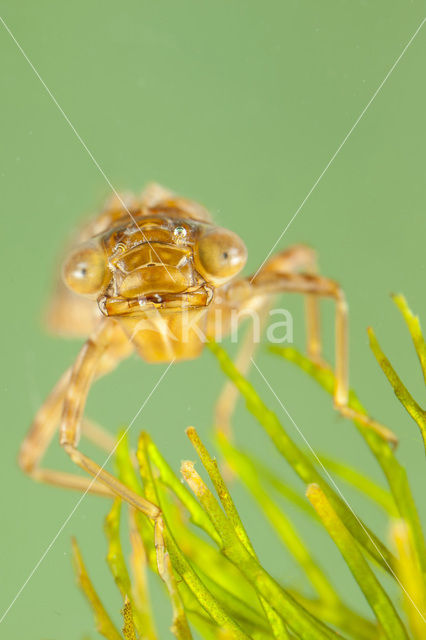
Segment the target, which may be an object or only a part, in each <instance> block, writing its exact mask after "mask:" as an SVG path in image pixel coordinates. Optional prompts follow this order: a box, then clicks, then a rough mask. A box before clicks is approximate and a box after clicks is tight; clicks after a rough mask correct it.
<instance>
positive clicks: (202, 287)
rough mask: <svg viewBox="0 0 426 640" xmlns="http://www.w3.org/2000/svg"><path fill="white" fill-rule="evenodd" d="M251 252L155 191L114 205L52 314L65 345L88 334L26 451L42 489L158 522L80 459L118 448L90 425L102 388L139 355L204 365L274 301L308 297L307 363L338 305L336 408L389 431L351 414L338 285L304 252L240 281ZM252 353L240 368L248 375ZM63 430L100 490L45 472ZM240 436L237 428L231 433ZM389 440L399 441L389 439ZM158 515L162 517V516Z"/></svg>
mask: <svg viewBox="0 0 426 640" xmlns="http://www.w3.org/2000/svg"><path fill="white" fill-rule="evenodd" d="M246 257H247V255H246V249H245V246H244V244H243V242H242V240H241V239H240V238H239V237H238V236H237V235H236V234H235V233H233V232H231V231H228V230H226V229H222V228H219V227H216V226H215V225H214V224H213V222H212V220H211V218H210V216H209V214H208V212H207V211H206V210H205V209H204V208H203V207H201V206H200V205H198V204H196V203H194V202H192V201H190V200H186V199H183V198H180V197H177V196H175V195H174V194H172V193H171V192H169V191H167V190H165V189H163V188H162V187H159V186H158V185H151V186H150V187H148V188H147V189H146V190H145V192H144V193H143V194H142V195H141V197H140V198H131V199H130V200H129V199H128V200H127V201H126V202H125V203H124V202H123V200H122V199H121V198H119V199H118V200H114V201H113V202H112V203H111V204H110V205H109V206H108V207H107V208H106V209H105V210H104V211H103V212H102V213H101V214H100V215H99V216H98V217H97V218H95V220H94V221H92V222H91V223H89V224H88V225H87V226H86V227H85V228H84V229H83V230H82V232H81V233H80V234H79V236H78V238H77V242H76V244H75V248H74V249H73V250H72V251H71V252H70V253H69V255H68V257H67V259H66V261H65V263H64V266H63V271H62V279H61V282H60V283H59V284H58V287H57V291H56V294H55V296H54V298H53V301H52V304H51V307H50V310H49V314H48V324H49V326H50V328H51V329H52V330H54V331H56V332H59V333H61V334H63V335H88V336H89V337H88V340H87V342H86V343H85V344H84V346H83V347H82V349H81V351H80V353H79V355H78V357H77V359H76V362H75V364H74V365H73V367H72V368H71V369H69V370H68V371H66V372H65V373H64V375H63V376H62V377H61V379H60V380H59V382H58V383H57V385H56V387H55V388H54V389H53V391H52V392H51V394H50V395H49V397H48V398H47V400H46V402H45V403H44V405H43V406H42V407H41V409H40V410H39V411H38V413H37V415H36V416H35V419H34V422H33V425H32V427H31V430H30V432H29V434H28V436H27V438H26V439H25V441H24V443H23V445H22V448H21V452H20V458H19V460H20V464H21V467H22V468H23V469H24V470H25V471H26V472H27V473H29V474H30V475H31V476H33V477H34V478H36V479H37V480H40V481H43V482H48V483H51V484H56V485H60V486H65V487H68V488H74V489H79V490H84V491H87V490H90V491H91V492H95V493H98V494H101V495H107V496H112V495H119V496H121V497H122V498H124V499H126V500H128V501H129V502H131V503H132V504H133V505H134V506H135V507H137V508H139V509H142V510H143V511H145V512H146V513H148V515H150V516H151V517H154V518H156V517H157V515H158V513H157V512H158V508H157V507H154V506H153V505H150V503H148V502H147V501H146V500H143V499H142V498H140V497H139V496H137V495H136V494H133V493H132V492H131V491H130V490H129V489H127V488H126V487H124V485H122V484H121V483H120V482H119V481H118V480H116V479H115V478H113V477H112V476H111V475H110V474H108V473H107V472H106V471H105V470H104V469H102V468H100V467H99V466H98V465H97V464H96V463H95V462H93V461H92V460H91V459H90V458H88V457H87V456H85V455H84V454H83V453H81V452H80V450H79V449H78V448H77V445H78V441H79V435H80V430H81V428H83V430H85V432H86V435H87V436H88V437H89V438H91V439H92V440H94V441H95V442H96V443H97V444H99V445H100V446H104V447H105V448H108V446H109V444H110V440H109V439H108V436H105V434H103V432H101V431H100V429H99V428H98V427H94V426H93V424H92V423H90V422H88V421H87V420H86V419H84V407H85V402H86V398H87V394H88V391H89V389H90V386H91V384H92V382H93V381H94V380H95V379H96V378H99V377H100V376H102V375H105V374H106V373H108V372H109V371H111V370H112V369H113V368H114V367H115V366H116V365H117V364H118V363H119V362H120V361H121V360H122V359H123V358H125V357H127V356H128V355H129V354H131V353H132V352H133V351H135V350H136V351H137V352H138V353H139V355H140V356H141V357H142V358H143V359H144V360H146V361H148V362H172V361H175V360H182V359H187V358H194V357H196V356H198V355H199V354H200V352H201V350H202V348H203V344H204V342H205V337H206V335H207V336H209V335H213V336H214V337H217V334H218V328H219V330H220V331H219V333H220V336H222V335H225V334H226V333H227V332H229V328H230V324H231V317H232V315H233V313H234V312H237V313H241V312H243V311H253V310H256V309H259V308H262V307H264V306H265V301H266V300H267V299H268V297H270V296H271V295H274V294H278V293H282V292H297V293H302V294H304V295H305V296H306V302H307V305H306V309H307V329H308V353H309V355H310V357H311V358H313V359H315V360H316V361H319V360H320V335H319V316H318V300H319V298H320V297H331V298H332V299H334V300H335V302H336V390H335V404H336V406H337V408H338V409H339V410H340V411H341V412H342V413H343V414H344V415H347V416H349V417H352V418H356V419H358V420H360V421H363V423H364V424H366V426H368V427H370V428H374V429H376V430H377V431H379V432H383V429H382V427H381V426H380V425H378V424H377V423H375V422H374V421H373V420H371V419H370V418H368V417H366V416H361V415H359V414H356V413H355V412H353V411H351V410H350V409H348V407H347V397H348V380H347V321H346V303H345V299H344V296H343V293H342V291H341V289H340V288H339V286H338V285H337V283H336V282H334V281H333V280H330V279H328V278H323V277H321V276H319V275H317V274H316V269H315V255H314V253H313V251H312V250H311V249H309V248H308V247H305V246H303V245H298V246H295V247H292V248H290V249H288V250H286V251H283V252H281V253H279V254H277V255H276V256H274V257H272V258H271V259H270V260H268V261H267V262H266V263H265V264H264V265H263V267H262V268H261V269H260V270H259V272H258V273H256V274H255V276H253V277H246V278H243V277H239V276H238V274H239V272H240V271H241V269H242V268H243V267H244V264H245V262H246ZM252 347H253V345H250V344H247V343H246V345H245V347H244V349H243V352H242V355H241V356H240V358H239V359H238V365H239V366H240V368H241V369H243V370H244V369H246V368H247V366H248V364H249V362H250V357H251V354H252ZM234 403H235V390H233V389H232V388H230V387H229V386H227V388H226V390H225V392H224V393H223V394H222V396H221V398H220V400H219V404H218V411H217V423H218V428H225V427H226V425H227V424H228V423H229V419H230V415H231V413H232V408H233V405H234ZM59 424H60V442H61V444H62V446H63V447H64V449H65V450H66V451H67V453H68V454H69V455H70V457H71V458H72V460H73V461H74V462H75V463H76V464H77V465H79V466H80V467H81V468H83V469H84V470H86V471H88V472H89V473H90V474H91V475H92V476H94V477H95V479H94V480H91V481H90V482H89V481H88V479H86V478H84V477H81V476H76V475H74V474H67V473H63V472H60V471H53V470H50V469H44V468H41V466H40V462H41V459H42V456H43V454H44V452H45V450H46V449H47V447H48V444H49V442H50V440H51V438H52V436H53V434H54V432H55V430H56V428H57V427H58V425H59ZM228 426H229V425H228ZM384 435H385V437H389V434H388V433H385V434H384ZM156 514H157V515H156Z"/></svg>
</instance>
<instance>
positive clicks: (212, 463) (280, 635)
mask: <svg viewBox="0 0 426 640" xmlns="http://www.w3.org/2000/svg"><path fill="white" fill-rule="evenodd" d="M186 433H187V436H188V437H189V439H190V440H191V442H192V444H193V446H194V448H195V450H196V451H197V453H198V455H199V457H200V459H201V461H202V463H203V465H204V468H205V469H206V471H207V473H208V474H209V476H210V479H211V481H212V482H213V484H214V487H215V489H216V492H217V494H218V496H219V499H220V501H221V503H222V506H223V508H224V509H225V513H226V514H227V516H228V518H229V520H230V522H231V524H232V526H233V528H234V530H235V533H236V534H237V536H238V537H239V539H240V541H241V542H242V544H243V545H244V547H245V548H246V550H247V551H248V552H249V553H250V555H252V556H253V557H254V558H255V559H256V560H257V556H256V553H255V551H254V548H253V545H252V544H251V541H250V539H249V537H248V535H247V532H246V530H245V528H244V525H243V523H242V521H241V518H240V516H239V514H238V511H237V509H236V507H235V504H234V501H233V500H232V497H231V494H230V493H229V491H228V488H227V486H226V484H225V482H224V481H223V478H222V476H221V474H220V471H219V468H218V466H217V462H216V460H213V458H211V457H210V455H209V453H208V451H207V449H206V448H205V446H204V445H203V443H202V442H201V440H200V438H199V436H198V434H197V432H196V430H195V429H194V428H193V427H189V428H188V429H187V430H186ZM259 599H260V602H261V604H262V607H263V609H264V611H265V614H266V617H267V618H268V621H269V623H270V625H271V629H272V633H273V636H274V638H276V639H277V640H287V638H288V634H287V631H286V629H285V625H284V623H283V621H282V620H281V618H280V616H279V615H277V613H276V612H275V611H274V609H273V608H272V607H271V606H270V604H269V603H268V601H267V600H265V598H263V597H262V596H261V595H260V596H259Z"/></svg>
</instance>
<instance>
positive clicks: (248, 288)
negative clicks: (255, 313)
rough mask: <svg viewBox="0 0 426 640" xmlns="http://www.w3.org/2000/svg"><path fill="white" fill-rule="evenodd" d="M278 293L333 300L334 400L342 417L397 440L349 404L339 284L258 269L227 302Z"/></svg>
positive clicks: (343, 302) (233, 303)
mask: <svg viewBox="0 0 426 640" xmlns="http://www.w3.org/2000/svg"><path fill="white" fill-rule="evenodd" d="M278 293H302V294H304V295H307V296H315V297H316V298H317V299H318V298H331V299H333V300H334V301H335V304H336V325H335V327H336V328H335V341H336V343H335V344H336V346H335V377H336V386H335V390H334V404H335V407H336V409H337V410H338V411H339V412H340V413H341V414H342V415H343V416H345V417H347V418H350V419H352V420H355V421H357V422H361V423H362V424H363V425H364V426H366V427H368V428H369V429H372V430H374V431H375V432H376V433H378V434H379V435H380V436H381V437H382V438H384V439H385V440H387V441H388V442H391V443H392V444H393V445H396V444H397V438H396V436H395V434H394V433H393V432H392V431H390V430H389V429H388V428H387V427H385V426H384V425H382V424H380V423H379V422H377V421H376V420H373V419H372V418H370V417H369V416H366V415H364V414H362V413H359V412H357V411H354V410H353V409H351V408H350V407H349V406H348V399H349V374H348V370H349V369H348V308H347V304H346V299H345V295H344V293H343V291H342V289H341V288H340V286H339V284H338V283H337V282H335V281H334V280H331V279H329V278H324V277H322V276H319V275H314V274H306V273H281V272H279V273H278V272H274V271H272V270H271V271H266V272H265V271H263V270H262V271H260V272H259V273H258V274H257V275H256V276H254V277H252V278H245V279H242V280H237V281H236V282H234V283H233V284H231V285H230V286H229V287H228V289H227V291H226V298H227V301H228V304H229V305H230V306H235V308H236V309H238V307H239V306H244V305H247V304H249V303H250V301H251V300H253V299H254V298H257V297H259V296H261V297H264V296H266V295H274V294H275V295H276V294H278Z"/></svg>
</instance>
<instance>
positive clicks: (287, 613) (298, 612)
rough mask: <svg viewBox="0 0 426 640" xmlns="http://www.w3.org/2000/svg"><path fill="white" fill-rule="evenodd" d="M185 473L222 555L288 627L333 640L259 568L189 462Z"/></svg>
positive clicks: (305, 638)
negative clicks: (217, 541)
mask: <svg viewBox="0 0 426 640" xmlns="http://www.w3.org/2000/svg"><path fill="white" fill-rule="evenodd" d="M181 470H182V474H183V476H184V478H185V480H186V481H187V483H188V485H189V486H190V487H191V489H192V491H193V492H194V494H195V495H196V497H197V498H198V500H199V501H200V503H201V504H202V506H203V507H204V509H205V510H206V513H208V515H209V517H210V519H211V521H212V523H213V525H214V526H215V528H216V530H217V532H218V533H219V535H220V537H221V548H222V552H223V553H224V554H225V555H226V556H227V557H228V558H229V559H230V560H231V562H233V563H234V564H235V566H237V567H238V568H239V569H240V571H241V572H242V574H243V575H245V576H246V578H247V580H248V581H249V582H250V583H251V584H252V585H253V586H254V588H255V589H256V591H258V593H259V594H260V595H262V597H263V598H265V599H266V600H267V601H268V603H269V604H270V605H271V606H272V607H273V608H274V609H275V611H279V613H280V615H281V616H282V617H283V619H284V621H285V623H286V624H287V625H288V627H289V628H290V629H291V630H292V631H293V632H294V633H295V634H296V636H298V637H300V638H302V640H325V639H327V640H330V639H332V638H333V639H334V638H336V637H338V636H337V635H336V634H335V633H334V632H333V631H332V630H331V629H329V628H328V627H326V626H325V625H323V624H322V623H321V622H320V621H319V620H316V619H315V618H314V617H313V616H312V615H311V614H309V613H308V611H306V610H305V609H304V608H303V607H301V606H300V605H299V604H298V603H296V601H295V600H294V599H293V598H292V597H291V596H290V595H289V594H288V593H287V592H286V591H285V590H284V589H283V588H282V587H281V586H280V585H278V583H277V582H276V581H275V580H274V579H273V578H272V577H271V576H270V575H269V574H268V573H267V572H266V571H265V570H264V569H263V567H261V566H260V565H259V563H258V562H257V560H256V559H255V558H254V557H253V556H252V555H251V553H250V552H249V551H248V550H247V549H246V547H245V546H244V544H243V543H242V542H241V540H240V538H239V537H238V536H237V534H236V532H235V530H234V528H233V526H232V524H231V523H230V521H229V520H228V518H227V517H226V515H225V514H224V512H223V511H222V509H221V508H220V506H219V504H218V503H217V501H216V499H215V498H214V496H213V494H212V493H211V491H210V490H209V489H208V488H207V486H206V485H205V483H204V482H203V481H202V480H201V478H200V476H199V475H198V474H197V472H196V471H195V470H194V468H193V464H192V463H190V462H184V463H182V467H181Z"/></svg>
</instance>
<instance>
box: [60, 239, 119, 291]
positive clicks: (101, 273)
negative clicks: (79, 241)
mask: <svg viewBox="0 0 426 640" xmlns="http://www.w3.org/2000/svg"><path fill="white" fill-rule="evenodd" d="M62 273H63V278H64V282H65V284H66V285H67V287H69V288H70V289H71V291H74V292H75V293H80V294H83V295H96V294H98V293H100V292H101V291H102V288H103V287H104V285H105V283H106V279H107V275H108V268H107V262H106V256H105V252H104V250H103V249H102V247H100V246H98V245H95V244H93V245H92V244H91V245H87V246H84V247H80V248H79V249H77V250H76V251H75V252H74V253H72V254H71V255H70V256H69V258H68V259H67V260H66V262H65V264H64V266H63V271H62Z"/></svg>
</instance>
